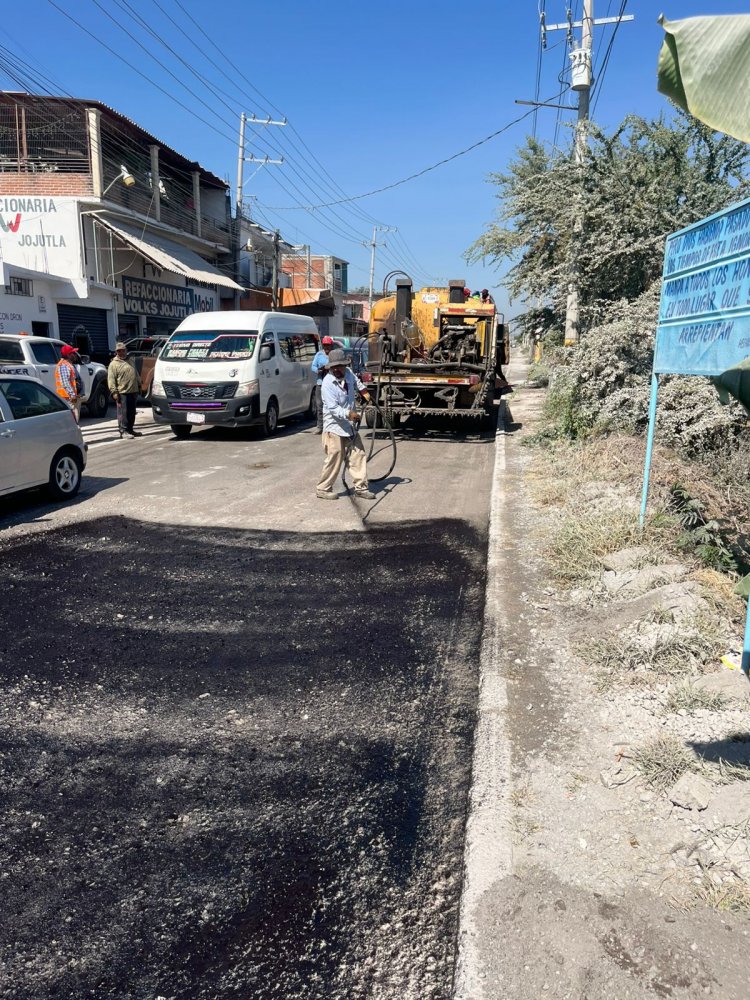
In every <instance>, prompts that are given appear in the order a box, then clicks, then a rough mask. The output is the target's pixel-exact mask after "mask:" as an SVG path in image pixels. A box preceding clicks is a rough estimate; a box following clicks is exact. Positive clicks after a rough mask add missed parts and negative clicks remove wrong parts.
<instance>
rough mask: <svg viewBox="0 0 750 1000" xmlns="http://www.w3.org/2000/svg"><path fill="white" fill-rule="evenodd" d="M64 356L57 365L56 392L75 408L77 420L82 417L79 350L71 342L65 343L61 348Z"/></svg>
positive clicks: (74, 412)
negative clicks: (77, 368)
mask: <svg viewBox="0 0 750 1000" xmlns="http://www.w3.org/2000/svg"><path fill="white" fill-rule="evenodd" d="M60 354H61V355H62V357H61V358H60V360H59V361H58V362H57V364H56V365H55V392H56V393H57V395H58V396H60V398H61V399H64V400H65V402H66V403H67V404H68V406H70V408H71V409H72V410H73V415H74V416H75V418H76V422H80V419H81V391H82V388H83V386H82V384H81V376H80V375H79V374H78V372H77V371H76V369H75V366H76V365H77V364H80V358H79V357H78V351H77V350H76V349H75V347H71V346H70V344H63V346H62V348H61V349H60Z"/></svg>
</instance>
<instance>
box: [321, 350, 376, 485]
mask: <svg viewBox="0 0 750 1000" xmlns="http://www.w3.org/2000/svg"><path fill="white" fill-rule="evenodd" d="M348 364H349V362H348V359H347V357H346V355H345V354H344V352H343V351H339V350H336V351H331V353H330V354H329V355H328V374H327V375H326V377H325V378H324V379H323V387H322V390H321V398H322V402H323V451H324V452H325V459H324V460H323V470H322V472H321V473H320V481H319V482H318V488H317V491H316V492H317V495H318V497H319V498H320V499H321V500H338V493H334V492H333V484H334V483H335V482H336V477H337V476H338V474H339V472H340V471H341V466H342V465H344V466H345V467H346V468H347V469H348V470H349V471H350V472H351V474H352V479H353V480H354V495H355V497H359V498H360V500H374V499H375V494H374V493H371V492H370V489H369V485H368V482H367V455H366V454H365V448H364V445H363V444H362V438H361V437H360V436H359V421H360V414H359V413H358V412H357V410H356V408H355V406H354V397H355V395H356V393H357V392H361V393H362V394H363V395H364V396H365V398H368V397H367V393H366V391H365V387H364V385H363V384H362V383H361V382H360V380H359V379H358V378H357V376H356V375H355V374H354V373H353V372H350V371H349V369H348V368H347V365H348Z"/></svg>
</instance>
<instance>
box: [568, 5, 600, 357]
mask: <svg viewBox="0 0 750 1000" xmlns="http://www.w3.org/2000/svg"><path fill="white" fill-rule="evenodd" d="M593 19H594V0H583V18H582V21H583V23H582V25H581V46H580V48H578V49H574V50H573V52H572V53H571V60H572V62H573V68H572V73H573V84H572V86H573V89H574V90H577V91H578V121H577V122H576V141H575V164H576V169H577V172H578V175H579V177H578V190H579V195H578V198H577V201H578V202H579V205H578V211H577V212H576V219H575V222H574V224H573V235H572V244H573V246H572V253H573V257H572V262H571V269H570V279H569V281H568V298H567V301H566V303H565V346H566V347H572V346H573V345H574V344H576V343H577V342H578V316H579V311H578V286H579V283H580V281H579V279H580V274H579V269H578V247H577V245H576V244H577V242H578V240H579V238H580V236H581V233H582V231H583V205H582V204H581V203H580V202H581V201H582V198H581V195H580V190H581V185H582V182H583V176H582V175H583V165H584V162H585V159H586V151H587V149H588V138H589V137H588V124H589V102H590V98H591V49H592V43H593ZM576 82H577V84H578V85H577V86H576Z"/></svg>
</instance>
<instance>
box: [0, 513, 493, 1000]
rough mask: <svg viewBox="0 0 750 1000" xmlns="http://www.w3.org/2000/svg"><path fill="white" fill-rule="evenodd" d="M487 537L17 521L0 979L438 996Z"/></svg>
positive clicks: (228, 992)
mask: <svg viewBox="0 0 750 1000" xmlns="http://www.w3.org/2000/svg"><path fill="white" fill-rule="evenodd" d="M485 545H486V539H485V538H484V537H483V536H482V534H481V532H477V531H476V530H475V529H473V528H471V527H469V526H468V525H467V524H466V523H465V522H462V521H460V520H444V521H424V522H420V523H404V524H403V525H401V526H399V527H388V528H382V529H372V530H371V531H370V532H369V533H360V534H354V533H351V532H347V533H343V534H339V535H337V534H334V533H329V532H325V531H322V532H319V533H317V534H293V533H284V532H280V531H266V532H259V531H241V530H231V529H208V528H196V527H190V526H184V525H183V526H178V527H176V528H175V527H168V526H165V525H159V524H148V523H142V522H137V521H135V520H131V519H129V518H127V517H118V516H111V517H103V518H96V519H94V520H88V521H83V522H78V523H73V524H71V525H70V526H68V527H67V528H66V527H63V528H54V529H52V530H49V531H46V532H41V533H40V532H37V533H36V534H33V535H31V536H29V537H28V538H26V539H24V538H22V537H19V536H18V535H17V534H16V535H15V536H14V539H13V543H12V545H9V546H6V547H5V548H4V551H3V553H2V557H3V561H4V567H3V579H4V583H3V597H4V599H3V604H2V613H1V617H0V680H1V684H0V720H1V730H0V741H1V742H0V787H1V788H2V802H3V814H4V821H3V825H4V830H3V837H2V840H1V841H0V879H1V880H2V900H3V902H2V908H1V909H0V943H1V948H2V951H1V956H2V964H1V965H0V996H1V997H3V998H7V1000H10V998H13V1000H32V998H33V1000H48V998H49V1000H51V998H55V1000H61V998H70V1000H74V998H75V1000H81V998H83V997H94V998H97V1000H103V998H107V997H110V998H118V1000H126V998H132V1000H146V998H148V1000H159V998H162V1000H178V998H179V1000H182V998H206V1000H209V998H210V1000H219V998H227V997H243V998H248V997H257V998H264V1000H265V998H271V997H284V998H302V997H304V998H318V997H320V998H323V997H325V998H337V997H338V998H342V1000H343V998H347V1000H348V998H354V997H363V998H364V997H367V998H396V997H399V998H407V997H408V998H415V1000H416V998H423V997H435V998H447V997H448V996H449V995H450V990H451V976H452V970H453V963H454V959H455V936H456V919H457V908H458V903H459V892H460V873H461V854H462V848H463V827H464V818H465V808H466V796H467V788H468V783H469V778H470V766H471V739H472V731H473V725H474V713H475V706H476V685H477V662H478V643H479V638H480V631H481V609H482V599H483V587H484V570H485Z"/></svg>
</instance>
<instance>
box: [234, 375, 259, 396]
mask: <svg viewBox="0 0 750 1000" xmlns="http://www.w3.org/2000/svg"><path fill="white" fill-rule="evenodd" d="M259 392H260V382H259V381H258V379H257V378H254V379H253V380H252V382H240V384H239V385H238V386H237V395H238V396H257V395H258V393H259Z"/></svg>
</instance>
